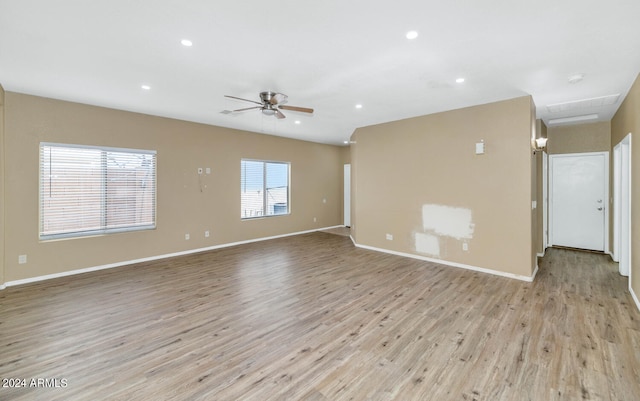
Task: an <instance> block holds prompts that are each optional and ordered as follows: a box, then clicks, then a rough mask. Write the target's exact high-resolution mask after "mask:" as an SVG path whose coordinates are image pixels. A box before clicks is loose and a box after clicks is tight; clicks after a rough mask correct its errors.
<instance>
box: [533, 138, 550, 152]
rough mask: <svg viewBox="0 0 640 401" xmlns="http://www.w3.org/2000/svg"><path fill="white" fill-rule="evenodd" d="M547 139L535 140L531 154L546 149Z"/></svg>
mask: <svg viewBox="0 0 640 401" xmlns="http://www.w3.org/2000/svg"><path fill="white" fill-rule="evenodd" d="M547 139H548V138H536V140H535V147H534V148H533V153H534V154H535V153H536V152H539V151H541V150H544V149H546V147H547Z"/></svg>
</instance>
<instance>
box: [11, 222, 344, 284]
mask: <svg viewBox="0 0 640 401" xmlns="http://www.w3.org/2000/svg"><path fill="white" fill-rule="evenodd" d="M339 227H344V226H340V225H338V226H332V227H323V228H316V229H313V230H306V231H298V232H295V233H289V234H281V235H274V236H271V237H262V238H254V239H250V240H246V241H238V242H230V243H226V244H219V245H214V246H209V247H206V248H198V249H189V250H187V251H181V252H174V253H167V254H164V255H157V256H150V257H147V258H141V259H134V260H127V261H124V262H116V263H110V264H106V265H100V266H93V267H87V268H84V269H77V270H69V271H66V272H60V273H54V274H47V275H44V276H37V277H29V278H25V279H21V280H13V281H7V282H6V283H4V284H0V290H3V289H5V288H6V287H13V286H16V285H22V284H29V283H35V282H38V281H44V280H50V279H53V278H59V277H66V276H72V275H76V274H82V273H89V272H94V271H98V270H104V269H112V268H114V267H120V266H126V265H132V264H135V263H142V262H150V261H154V260H159V259H166V258H172V257H175V256H183V255H189V254H192V253H198V252H206V251H212V250H215V249H221V248H228V247H231V246H236V245H243V244H249V243H252V242H260V241H267V240H270V239H276V238H283V237H291V236H294V235H300V234H308V233H313V232H316V231H321V230H329V229H332V228H339Z"/></svg>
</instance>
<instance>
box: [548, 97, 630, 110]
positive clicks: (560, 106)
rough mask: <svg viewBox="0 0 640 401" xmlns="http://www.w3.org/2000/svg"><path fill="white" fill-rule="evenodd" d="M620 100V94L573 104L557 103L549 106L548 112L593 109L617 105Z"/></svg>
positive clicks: (577, 101) (578, 101)
mask: <svg viewBox="0 0 640 401" xmlns="http://www.w3.org/2000/svg"><path fill="white" fill-rule="evenodd" d="M619 98H620V94H619V93H618V94H616V95H609V96H601V97H594V98H591V99H583V100H576V101H573V102H566V103H556V104H550V105H547V110H548V111H549V113H562V112H565V111H573V110H580V109H592V108H597V107H602V106H610V105H612V104H616V103H617V102H618V99H619Z"/></svg>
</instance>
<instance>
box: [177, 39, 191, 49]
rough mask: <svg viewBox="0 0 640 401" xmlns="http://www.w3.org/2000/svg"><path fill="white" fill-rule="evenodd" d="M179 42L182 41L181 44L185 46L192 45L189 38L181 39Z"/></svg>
mask: <svg viewBox="0 0 640 401" xmlns="http://www.w3.org/2000/svg"><path fill="white" fill-rule="evenodd" d="M180 43H182V46H187V47H191V46H193V42H192V41H190V40H189V39H182V40H181V41H180Z"/></svg>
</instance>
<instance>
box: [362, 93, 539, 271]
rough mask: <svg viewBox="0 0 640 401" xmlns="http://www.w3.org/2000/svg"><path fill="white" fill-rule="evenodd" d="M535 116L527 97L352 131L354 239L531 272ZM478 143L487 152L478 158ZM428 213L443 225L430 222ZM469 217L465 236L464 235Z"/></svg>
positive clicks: (476, 264)
mask: <svg viewBox="0 0 640 401" xmlns="http://www.w3.org/2000/svg"><path fill="white" fill-rule="evenodd" d="M532 114H533V102H532V100H531V98H530V97H521V98H517V99H512V100H507V101H502V102H497V103H492V104H487V105H481V106H475V107H470V108H465V109H460V110H453V111H448V112H444V113H438V114H433V115H428V116H423V117H417V118H411V119H407V120H402V121H396V122H391V123H386V124H381V125H375V126H370V127H364V128H359V129H357V130H356V132H355V133H354V135H353V136H352V141H355V142H356V144H352V145H351V164H352V168H353V174H354V178H355V180H354V181H355V183H356V185H355V187H354V188H352V192H353V205H354V206H353V213H354V216H353V220H354V222H355V230H353V234H354V238H355V240H356V242H357V243H358V244H359V245H364V246H369V247H375V248H380V249H385V250H389V251H396V252H402V253H408V254H414V255H417V256H424V257H429V258H434V259H440V260H443V261H447V262H451V263H458V264H463V265H469V266H473V267H480V268H485V269H491V270H494V271H499V272H503V273H508V274H514V275H518V276H525V277H529V276H531V275H532V273H533V269H534V264H533V263H532V260H533V258H534V255H535V249H534V247H533V246H532V243H533V241H534V238H533V237H532V233H533V230H534V229H533V227H532V221H533V220H534V219H533V215H532V213H533V212H532V209H531V200H532V198H533V197H534V196H535V194H533V193H532V183H531V180H532V176H533V175H534V172H532V169H533V152H532V149H531V140H532V138H533V136H534V135H535V133H534V131H533V129H534V126H535V120H534V116H533V115H532ZM481 140H484V142H485V144H486V153H485V154H483V155H476V154H475V144H476V142H480V141H481ZM425 205H426V206H425ZM433 211H436V212H442V217H446V218H445V219H443V220H447V221H448V222H447V221H443V222H437V221H435V220H437V219H438V216H434V215H433V214H432V213H431V212H433ZM425 212H426V213H425ZM469 216H470V217H471V224H472V225H473V229H472V231H473V232H472V233H471V234H469V233H468V232H464V231H465V227H464V225H465V224H466V222H467V221H468V217H469ZM424 218H426V220H427V221H426V226H427V228H425V224H424V223H425V221H424ZM450 222H453V223H450ZM443 224H444V225H445V226H444V227H443V226H442V225H443ZM430 227H435V228H436V229H432V228H430ZM386 234H391V235H393V240H387V239H386ZM469 237H471V238H469ZM465 242H466V243H467V245H468V247H469V250H468V251H463V250H462V247H463V243H465Z"/></svg>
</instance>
